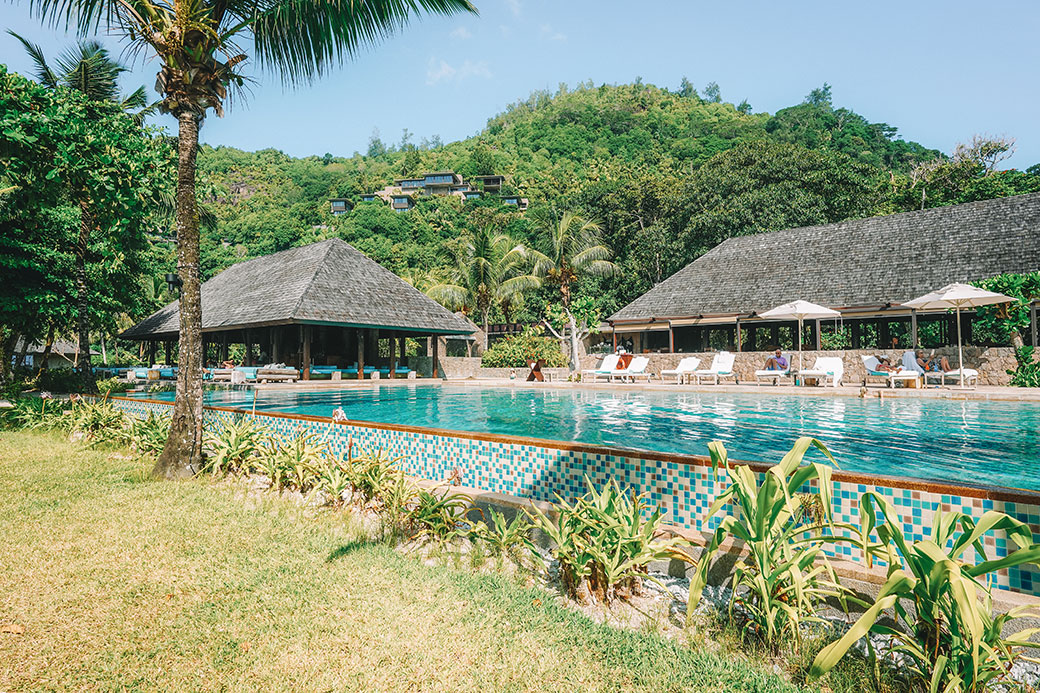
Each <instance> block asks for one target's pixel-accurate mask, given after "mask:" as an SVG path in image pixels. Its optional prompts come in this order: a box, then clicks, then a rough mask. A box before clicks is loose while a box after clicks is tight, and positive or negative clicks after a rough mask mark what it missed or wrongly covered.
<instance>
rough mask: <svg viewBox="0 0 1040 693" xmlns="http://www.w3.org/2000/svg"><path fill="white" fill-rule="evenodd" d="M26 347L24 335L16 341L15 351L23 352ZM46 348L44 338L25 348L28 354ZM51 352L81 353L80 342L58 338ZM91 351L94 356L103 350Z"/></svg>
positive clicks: (60, 354) (60, 353)
mask: <svg viewBox="0 0 1040 693" xmlns="http://www.w3.org/2000/svg"><path fill="white" fill-rule="evenodd" d="M23 348H25V339H24V338H22V337H19V338H18V341H17V342H15V346H14V353H16V354H19V353H21V351H22V349H23ZM44 349H46V344H45V343H44V342H43V340H40V339H36V340H33V341H31V342H29V347H28V348H25V353H26V354H42V353H43V351H44ZM51 353H52V354H53V355H55V356H75V355H76V354H78V353H79V344H78V343H77V342H73V341H70V340H67V339H56V340H54V343H53V344H51ZM90 353H91V355H92V356H100V355H101V352H100V351H97V350H96V349H93V348H92V349H91V350H90Z"/></svg>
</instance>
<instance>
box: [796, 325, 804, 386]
mask: <svg viewBox="0 0 1040 693" xmlns="http://www.w3.org/2000/svg"><path fill="white" fill-rule="evenodd" d="M801 373H802V319H801V318H798V380H800V381H801V384H802V385H805V380H804V379H803V378H802V375H801Z"/></svg>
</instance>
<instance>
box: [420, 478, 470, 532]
mask: <svg viewBox="0 0 1040 693" xmlns="http://www.w3.org/2000/svg"><path fill="white" fill-rule="evenodd" d="M471 510H473V499H471V498H470V497H469V496H467V495H464V494H461V493H450V492H449V493H444V494H438V493H437V492H436V490H434V491H429V490H427V489H424V488H422V489H418V490H417V491H416V493H415V495H414V497H413V500H412V503H411V506H410V507H409V508H408V512H407V517H408V524H409V529H410V530H411V533H412V535H413V536H414V537H417V538H426V539H431V540H433V541H436V542H441V543H443V542H447V541H450V540H452V539H455V538H456V537H458V536H461V535H463V534H465V533H466V532H467V531H468V530H469V529H470V522H469V521H468V520H467V515H468V514H469V512H470V511H471Z"/></svg>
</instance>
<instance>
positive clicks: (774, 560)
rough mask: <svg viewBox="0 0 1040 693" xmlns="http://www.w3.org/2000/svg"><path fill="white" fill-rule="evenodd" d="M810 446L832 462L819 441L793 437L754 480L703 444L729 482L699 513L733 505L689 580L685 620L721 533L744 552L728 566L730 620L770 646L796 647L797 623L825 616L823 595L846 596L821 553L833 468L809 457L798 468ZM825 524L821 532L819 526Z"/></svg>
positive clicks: (719, 447)
mask: <svg viewBox="0 0 1040 693" xmlns="http://www.w3.org/2000/svg"><path fill="white" fill-rule="evenodd" d="M810 446H813V447H816V448H817V449H819V450H820V451H821V452H823V454H824V455H825V456H826V457H827V459H828V460H830V461H831V462H832V463H833V462H834V457H833V456H831V454H830V452H829V451H828V450H827V448H826V447H825V446H824V445H823V443H821V442H820V441H818V440H816V439H814V438H809V437H803V438H799V439H798V440H797V441H796V442H795V444H794V447H793V448H791V450H790V452H788V453H787V454H786V455H785V456H784V458H783V460H781V461H780V463H779V464H777V465H774V466H773V467H770V468H769V470H768V471H767V472H766V473H765V474H764V475H763V478H762V480H761V482H759V480H758V477H757V475H756V474H755V472H754V471H752V470H751V468H750V467H747V466H745V465H732V464H730V462H729V457H728V455H727V452H726V448H725V446H724V445H723V444H722V443H720V442H718V441H715V442H712V443H710V444H709V445H708V450H709V452H710V453H711V462H712V469H713V472H714V473H715V474H716V478H718V477H717V474H718V470H719V468H720V467H722V468H724V469H725V470H726V473H727V476H728V477H729V479H730V485H729V486H728V487H727V488H726V490H725V491H724V492H723V493H722V494H721V495H719V496H718V497H717V498H716V499H715V502H714V503H712V505H711V507H710V508H709V510H708V514H707V516H706V518H705V521H707V519H708V518H711V517H714V516H715V515H718V514H719V513H721V512H723V510H724V509H727V508H730V507H733V508H734V511H733V512H727V514H726V515H725V516H724V517H723V518H722V520H721V522H720V523H719V525H718V527H717V528H716V529H715V532H714V534H713V536H712V539H711V542H710V543H709V544H708V546H707V548H706V549H705V550H704V553H703V554H701V557H700V559H699V561H698V563H697V567H696V570H695V571H694V575H693V577H692V578H691V580H690V597H689V603H688V605H687V611H686V613H687V626H688V627H689V626H692V625H693V620H692V619H693V614H694V610H695V608H696V607H697V604H698V602H699V601H700V598H701V594H702V593H703V591H704V587H705V586H706V585H707V582H708V570H709V568H710V566H711V563H712V561H713V560H714V558H715V556H716V554H717V553H718V551H719V549H720V548H721V546H722V544H723V542H724V541H725V540H726V539H729V538H733V539H737V540H739V541H741V542H743V544H744V546H743V549H744V553H743V554H742V556H741V558H740V559H739V561H738V562H737V564H736V566H735V568H734V569H733V575H732V584H731V588H732V589H731V595H732V596H731V598H730V603H729V614H730V618H737V619H739V620H740V621H742V625H744V626H745V632H746V633H747V634H749V635H751V636H753V637H754V638H755V639H757V640H759V641H761V642H763V643H764V644H766V645H767V646H769V647H773V648H775V647H777V646H779V645H780V644H781V642H783V641H785V640H786V641H790V642H793V643H794V644H795V646H796V647H797V646H798V643H799V642H800V641H801V637H802V631H801V627H802V625H803V624H805V623H809V622H817V623H820V622H823V619H821V618H820V617H819V616H818V615H817V608H818V606H819V605H820V603H821V602H823V601H824V600H825V599H827V598H831V597H834V598H838V599H839V600H843V599H844V598H845V592H844V590H843V589H842V588H841V587H840V586H839V584H838V580H837V577H836V576H835V574H834V570H833V569H832V567H831V565H830V563H829V561H828V560H827V558H826V556H825V555H824V553H823V549H824V547H825V546H826V545H827V543H829V542H834V541H840V540H841V539H839V538H838V537H835V536H832V532H833V530H834V529H836V527H835V525H834V524H833V522H832V517H831V492H830V488H831V468H830V467H829V466H827V465H825V464H819V463H813V464H808V465H805V466H802V464H801V463H802V459H803V457H804V455H805V453H806V451H807V450H808V449H809V447H810ZM812 480H816V481H818V482H819V484H818V485H819V495H818V497H816V498H814V497H813V495H815V494H801V493H799V489H801V488H802V487H803V486H804V485H805V484H808V483H809V482H810V481H812ZM825 530H826V531H825Z"/></svg>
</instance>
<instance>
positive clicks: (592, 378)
mask: <svg viewBox="0 0 1040 693" xmlns="http://www.w3.org/2000/svg"><path fill="white" fill-rule="evenodd" d="M617 362H618V355H617V354H607V355H606V356H604V357H603V360H602V361H600V362H599V366H597V367H596V368H586V369H585V370H583V371H582V372H581V382H583V383H584V382H593V383H594V382H596V381H597V380H599V379H600V378H603V379H604V380H610V375H611V374H612V373H616V372H617V370H616V369H617Z"/></svg>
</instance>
